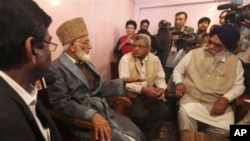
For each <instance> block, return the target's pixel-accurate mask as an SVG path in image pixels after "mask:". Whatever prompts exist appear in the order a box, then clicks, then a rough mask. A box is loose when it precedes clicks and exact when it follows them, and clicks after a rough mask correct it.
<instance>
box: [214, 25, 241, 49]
mask: <svg viewBox="0 0 250 141" xmlns="http://www.w3.org/2000/svg"><path fill="white" fill-rule="evenodd" d="M214 35H217V36H218V37H219V39H220V41H221V42H222V43H223V45H224V46H226V48H227V49H228V50H229V51H232V52H233V51H234V50H235V49H236V48H237V42H238V41H239V39H240V33H239V31H238V30H237V29H236V28H235V27H234V26H233V25H231V24H223V25H222V26H216V27H214V28H213V29H212V31H211V32H210V37H212V36H214Z"/></svg>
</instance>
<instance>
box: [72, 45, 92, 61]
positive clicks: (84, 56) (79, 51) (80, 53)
mask: <svg viewBox="0 0 250 141" xmlns="http://www.w3.org/2000/svg"><path fill="white" fill-rule="evenodd" d="M75 55H76V57H78V58H79V59H80V60H81V61H83V62H90V55H89V54H87V53H86V52H84V51H83V50H82V49H81V48H80V47H79V46H77V47H76V52H75Z"/></svg>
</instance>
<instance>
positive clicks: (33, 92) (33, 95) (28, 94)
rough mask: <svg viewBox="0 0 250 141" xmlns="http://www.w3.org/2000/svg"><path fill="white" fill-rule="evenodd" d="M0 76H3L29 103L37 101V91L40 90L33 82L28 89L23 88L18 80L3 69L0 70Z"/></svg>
mask: <svg viewBox="0 0 250 141" xmlns="http://www.w3.org/2000/svg"><path fill="white" fill-rule="evenodd" d="M0 77H2V78H3V79H4V80H5V81H6V82H7V83H8V84H9V85H10V86H11V87H12V88H13V89H14V90H15V91H16V93H17V94H18V95H19V96H20V97H21V98H22V99H23V100H24V102H25V103H26V104H27V105H33V104H36V102H37V93H38V90H37V88H36V87H34V86H33V85H32V84H31V85H30V88H29V89H28V91H26V90H25V89H23V87H21V86H20V85H19V84H18V83H16V81H14V80H13V79H12V78H11V77H9V76H8V75H7V74H6V73H4V72H3V71H0Z"/></svg>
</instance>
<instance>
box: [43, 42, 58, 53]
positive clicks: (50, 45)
mask: <svg viewBox="0 0 250 141" xmlns="http://www.w3.org/2000/svg"><path fill="white" fill-rule="evenodd" d="M41 42H43V43H46V44H48V45H49V50H50V51H56V48H57V46H58V45H57V44H56V43H53V42H48V41H41Z"/></svg>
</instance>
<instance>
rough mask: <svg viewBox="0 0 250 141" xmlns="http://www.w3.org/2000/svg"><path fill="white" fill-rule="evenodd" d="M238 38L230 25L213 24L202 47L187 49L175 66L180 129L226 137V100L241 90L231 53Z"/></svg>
mask: <svg viewBox="0 0 250 141" xmlns="http://www.w3.org/2000/svg"><path fill="white" fill-rule="evenodd" d="M239 38H240V34H239V32H238V30H237V29H236V28H235V27H233V26H232V25H230V24H223V25H222V26H217V27H215V28H213V29H212V31H211V32H210V37H209V41H208V43H207V46H206V47H202V48H198V49H195V50H191V51H190V52H189V53H188V54H187V55H185V56H184V57H183V59H182V60H181V61H180V62H179V64H178V65H177V66H176V67H175V69H174V72H173V81H174V82H175V85H176V96H177V97H179V98H180V101H179V112H178V122H179V130H180V131H182V130H184V129H190V130H198V129H202V131H204V132H206V133H208V134H213V135H216V136H221V137H229V128H230V125H231V124H234V113H233V111H232V107H231V106H230V102H232V101H233V100H234V99H236V98H237V97H239V96H240V95H242V94H243V92H244V90H245V86H244V83H243V82H244V77H243V72H244V70H243V67H242V63H241V61H240V60H239V59H238V57H236V56H235V54H234V53H233V52H234V50H235V49H236V47H237V42H238V40H239ZM200 127H203V128H200Z"/></svg>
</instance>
